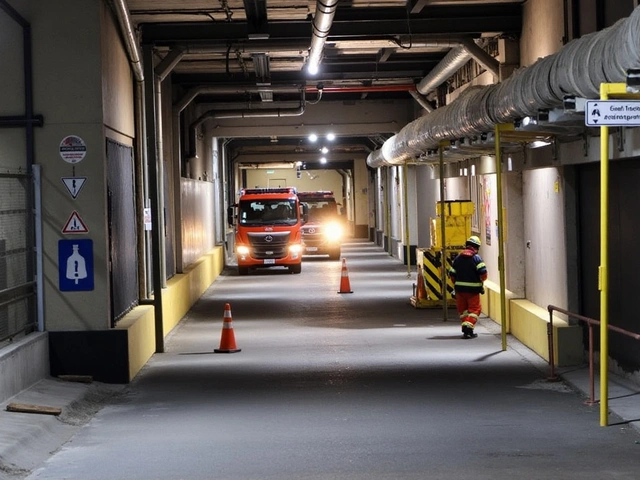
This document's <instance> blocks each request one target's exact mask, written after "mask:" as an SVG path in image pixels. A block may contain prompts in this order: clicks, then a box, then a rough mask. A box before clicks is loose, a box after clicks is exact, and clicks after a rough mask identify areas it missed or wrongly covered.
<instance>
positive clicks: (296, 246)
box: [289, 243, 302, 253]
mask: <svg viewBox="0 0 640 480" xmlns="http://www.w3.org/2000/svg"><path fill="white" fill-rule="evenodd" d="M289 251H290V252H291V253H300V252H301V251H302V245H300V244H299V243H295V244H293V245H289Z"/></svg>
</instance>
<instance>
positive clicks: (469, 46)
mask: <svg viewBox="0 0 640 480" xmlns="http://www.w3.org/2000/svg"><path fill="white" fill-rule="evenodd" d="M461 43H462V46H463V47H464V49H465V50H466V51H467V52H468V53H469V55H471V57H472V58H473V59H474V60H475V61H476V62H478V63H479V64H480V65H482V66H483V67H484V68H485V70H487V71H489V72H491V73H492V74H493V75H494V76H495V77H496V78H499V77H500V62H499V61H498V60H496V59H495V58H493V57H492V56H491V55H489V54H488V53H487V52H485V51H484V50H483V49H482V48H480V47H479V46H478V44H477V43H476V42H474V41H473V40H471V39H470V38H465V39H462V40H461Z"/></svg>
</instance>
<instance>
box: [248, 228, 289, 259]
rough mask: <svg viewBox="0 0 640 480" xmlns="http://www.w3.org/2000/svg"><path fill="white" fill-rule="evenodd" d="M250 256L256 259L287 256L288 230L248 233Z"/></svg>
mask: <svg viewBox="0 0 640 480" xmlns="http://www.w3.org/2000/svg"><path fill="white" fill-rule="evenodd" d="M248 236H249V242H250V243H251V247H252V248H251V251H252V254H251V256H252V257H253V258H257V259H266V258H275V259H278V258H284V257H286V256H287V245H288V244H289V237H290V233H289V232H264V233H263V232H260V233H249V234H248Z"/></svg>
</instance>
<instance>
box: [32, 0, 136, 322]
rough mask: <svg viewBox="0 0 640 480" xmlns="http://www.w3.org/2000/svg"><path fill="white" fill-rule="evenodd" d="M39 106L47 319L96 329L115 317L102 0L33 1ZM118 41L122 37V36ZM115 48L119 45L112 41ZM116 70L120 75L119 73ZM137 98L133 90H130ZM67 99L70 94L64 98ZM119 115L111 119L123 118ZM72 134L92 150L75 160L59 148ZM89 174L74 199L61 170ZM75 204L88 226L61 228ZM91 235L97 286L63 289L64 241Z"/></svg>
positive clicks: (38, 150)
mask: <svg viewBox="0 0 640 480" xmlns="http://www.w3.org/2000/svg"><path fill="white" fill-rule="evenodd" d="M30 5H31V8H32V9H31V11H30V14H29V16H28V17H27V19H28V20H29V21H30V22H31V25H32V33H33V44H34V46H36V47H35V48H34V54H33V77H34V104H35V106H36V107H35V108H36V109H37V111H38V112H39V113H41V114H42V115H43V116H44V118H45V125H44V127H43V128H42V129H40V130H38V132H37V134H36V148H35V152H36V153H35V155H36V162H37V163H38V164H40V165H42V167H43V169H42V173H43V178H42V198H43V199H46V201H45V202H44V204H43V243H44V258H45V263H44V279H45V282H44V288H45V294H44V295H45V327H46V328H47V329H48V330H60V329H65V330H92V329H102V328H107V327H108V325H109V309H110V302H109V295H108V267H107V230H106V215H105V212H106V175H105V125H104V110H103V105H102V101H103V82H102V81H103V76H104V75H105V67H104V65H103V58H102V53H103V44H102V42H101V39H100V33H101V31H102V30H103V28H102V27H103V25H102V21H103V6H102V2H85V1H82V0H76V1H72V0H71V1H67V2H64V3H57V2H56V3H53V2H31V3H30ZM116 45H117V44H116ZM112 47H113V48H117V47H116V46H112ZM114 75H118V73H115V74H114ZM129 98H131V97H129ZM61 99H64V101H60V100H61ZM118 118H122V117H119V116H118V115H113V116H112V117H111V119H112V120H113V121H114V122H117V120H118ZM68 135H77V136H79V137H81V138H82V139H83V140H84V142H85V144H86V148H87V152H86V157H85V158H84V159H83V160H82V161H81V162H79V163H77V164H75V165H71V164H69V163H67V162H65V161H63V160H62V158H61V157H60V155H59V148H60V147H59V146H60V142H61V141H62V140H63V138H65V137H66V136H68ZM71 176H83V177H87V180H86V185H85V186H84V187H83V191H82V192H81V193H80V195H79V196H78V197H77V199H75V200H74V199H73V198H72V197H71V196H70V195H69V193H68V192H67V191H66V189H65V187H64V184H63V183H62V181H61V178H62V177H71ZM74 211H76V212H77V213H78V215H79V216H80V218H81V219H82V220H83V221H84V222H85V224H86V226H87V228H88V230H89V234H85V235H75V236H71V235H63V234H62V233H61V231H62V229H63V227H64V226H65V224H66V222H67V220H68V219H69V217H70V216H71V214H72V213H73V212H74ZM71 238H83V239H91V240H93V265H94V284H95V288H94V290H93V291H86V292H60V290H59V288H58V284H59V282H58V271H59V268H62V267H61V266H60V265H58V241H59V240H61V239H71Z"/></svg>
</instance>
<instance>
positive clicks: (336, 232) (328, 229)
mask: <svg viewBox="0 0 640 480" xmlns="http://www.w3.org/2000/svg"><path fill="white" fill-rule="evenodd" d="M324 236H325V237H327V240H331V241H335V240H340V239H341V238H342V225H340V224H339V223H327V224H326V225H325V227H324Z"/></svg>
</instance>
